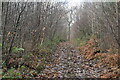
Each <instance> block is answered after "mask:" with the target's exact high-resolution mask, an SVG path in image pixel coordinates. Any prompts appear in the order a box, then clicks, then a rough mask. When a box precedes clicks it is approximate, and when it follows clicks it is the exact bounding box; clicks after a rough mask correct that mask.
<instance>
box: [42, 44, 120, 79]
mask: <svg viewBox="0 0 120 80" xmlns="http://www.w3.org/2000/svg"><path fill="white" fill-rule="evenodd" d="M53 59H54V60H53V62H51V64H49V65H46V67H45V69H44V70H43V71H42V73H41V75H43V76H44V77H47V78H56V77H60V78H110V77H114V76H120V75H119V74H118V73H117V72H115V71H116V68H114V67H107V66H105V65H104V64H103V65H101V66H99V67H98V66H97V67H96V65H97V64H98V62H99V60H95V59H91V60H88V59H86V58H85V57H84V55H83V54H81V52H80V50H79V49H78V48H77V47H76V46H74V45H73V44H72V43H71V42H63V43H60V44H59V45H58V46H57V50H56V52H55V55H53ZM117 71H118V69H117ZM104 74H105V75H104ZM111 75H112V76H111Z"/></svg>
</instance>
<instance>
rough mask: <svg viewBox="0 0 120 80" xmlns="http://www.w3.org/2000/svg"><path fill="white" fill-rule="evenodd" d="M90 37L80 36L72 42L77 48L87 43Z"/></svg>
mask: <svg viewBox="0 0 120 80" xmlns="http://www.w3.org/2000/svg"><path fill="white" fill-rule="evenodd" d="M90 37H91V36H90V35H81V36H80V37H79V38H76V39H74V40H73V42H74V43H75V44H76V45H77V46H83V45H85V44H86V43H87V41H88V40H89V39H90Z"/></svg>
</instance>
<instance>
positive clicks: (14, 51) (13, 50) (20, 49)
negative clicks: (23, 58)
mask: <svg viewBox="0 0 120 80" xmlns="http://www.w3.org/2000/svg"><path fill="white" fill-rule="evenodd" d="M20 51H24V49H23V48H17V47H13V48H12V52H13V53H17V52H20Z"/></svg>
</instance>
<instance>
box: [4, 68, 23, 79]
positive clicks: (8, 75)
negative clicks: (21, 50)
mask: <svg viewBox="0 0 120 80" xmlns="http://www.w3.org/2000/svg"><path fill="white" fill-rule="evenodd" d="M3 78H22V75H21V73H20V72H19V71H17V70H15V68H11V69H9V70H8V71H7V72H6V73H5V74H4V75H3Z"/></svg>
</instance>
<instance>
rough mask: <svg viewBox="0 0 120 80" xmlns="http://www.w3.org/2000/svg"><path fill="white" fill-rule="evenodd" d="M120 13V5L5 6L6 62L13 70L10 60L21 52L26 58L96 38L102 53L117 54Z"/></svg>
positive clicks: (84, 3)
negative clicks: (62, 44)
mask: <svg viewBox="0 0 120 80" xmlns="http://www.w3.org/2000/svg"><path fill="white" fill-rule="evenodd" d="M119 12H120V3H119V2H83V3H81V4H80V5H77V6H72V7H71V8H69V7H68V2H2V16H1V17H2V18H1V20H2V43H1V44H0V45H1V46H2V56H3V61H5V63H6V67H7V68H10V67H11V64H9V60H10V59H11V58H13V57H15V54H13V53H16V52H17V51H22V52H20V54H19V56H22V55H25V54H27V53H28V52H29V51H34V50H35V49H37V48H38V47H39V48H41V47H44V48H46V46H47V47H50V49H52V50H55V49H54V48H55V47H56V45H57V44H58V43H59V42H63V41H74V40H77V41H79V40H88V39H89V38H90V37H93V36H94V37H96V38H97V39H98V45H96V46H99V49H100V50H102V51H106V50H107V49H112V50H113V53H117V50H118V49H119V48H120V39H119V35H118V34H119V33H118V32H119V31H118V30H119V28H120V24H119V23H120V22H119V21H120V13H119ZM51 45H52V46H53V45H55V46H53V47H51ZM17 56H18V54H17Z"/></svg>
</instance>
